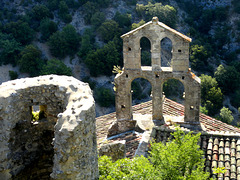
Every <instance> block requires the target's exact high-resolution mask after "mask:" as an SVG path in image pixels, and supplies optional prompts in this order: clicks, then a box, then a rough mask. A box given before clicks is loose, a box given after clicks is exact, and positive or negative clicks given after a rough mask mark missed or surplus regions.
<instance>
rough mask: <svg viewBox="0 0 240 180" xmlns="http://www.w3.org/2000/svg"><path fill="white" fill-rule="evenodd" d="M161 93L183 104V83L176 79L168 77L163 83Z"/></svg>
mask: <svg viewBox="0 0 240 180" xmlns="http://www.w3.org/2000/svg"><path fill="white" fill-rule="evenodd" d="M163 93H164V95H165V97H166V98H168V99H171V100H173V101H175V102H178V103H180V104H182V105H184V98H185V91H184V85H183V83H182V82H181V81H179V80H177V79H168V80H167V81H165V82H164V83H163Z"/></svg>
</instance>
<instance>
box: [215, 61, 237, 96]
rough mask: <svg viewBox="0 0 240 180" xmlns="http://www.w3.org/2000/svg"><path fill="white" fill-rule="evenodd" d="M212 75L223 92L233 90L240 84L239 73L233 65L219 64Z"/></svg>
mask: <svg viewBox="0 0 240 180" xmlns="http://www.w3.org/2000/svg"><path fill="white" fill-rule="evenodd" d="M214 76H215V78H216V80H217V82H218V84H219V86H220V88H222V90H223V92H225V93H231V92H234V91H235V90H236V89H237V88H238V87H239V85H240V84H239V82H240V73H239V72H238V71H237V70H236V68H235V67H234V66H226V67H224V66H223V65H219V66H218V68H217V70H216V72H215V73H214Z"/></svg>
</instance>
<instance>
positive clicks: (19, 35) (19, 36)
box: [3, 21, 34, 45]
mask: <svg viewBox="0 0 240 180" xmlns="http://www.w3.org/2000/svg"><path fill="white" fill-rule="evenodd" d="M3 31H4V32H5V33H7V34H12V36H13V37H14V38H15V39H16V40H17V41H18V42H20V43H22V44H23V45H26V44H28V43H30V42H31V41H32V40H33V37H34V31H33V30H32V29H31V28H30V26H29V25H28V23H26V22H23V21H17V22H10V23H7V24H6V25H5V26H4V28H3Z"/></svg>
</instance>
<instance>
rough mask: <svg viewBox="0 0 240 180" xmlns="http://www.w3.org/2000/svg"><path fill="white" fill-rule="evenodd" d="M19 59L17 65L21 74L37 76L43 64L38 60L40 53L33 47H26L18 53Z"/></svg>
mask: <svg viewBox="0 0 240 180" xmlns="http://www.w3.org/2000/svg"><path fill="white" fill-rule="evenodd" d="M20 55H21V58H20V59H19V60H18V65H19V67H20V71H21V72H22V73H29V74H30V76H38V75H39V73H40V70H41V68H42V66H43V64H44V61H43V60H42V59H41V58H40V57H41V51H40V50H39V49H37V48H36V47H34V46H33V45H28V46H26V47H25V48H24V49H23V50H22V52H21V53H20Z"/></svg>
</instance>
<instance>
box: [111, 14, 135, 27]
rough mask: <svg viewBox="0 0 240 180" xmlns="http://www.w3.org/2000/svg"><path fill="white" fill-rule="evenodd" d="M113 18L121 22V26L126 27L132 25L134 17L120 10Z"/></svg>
mask: <svg viewBox="0 0 240 180" xmlns="http://www.w3.org/2000/svg"><path fill="white" fill-rule="evenodd" d="M113 20H114V21H116V22H117V23H118V24H119V27H120V28H124V27H130V26H131V20H132V17H131V14H121V13H120V12H118V11H117V12H116V14H115V16H114V18H113Z"/></svg>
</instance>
